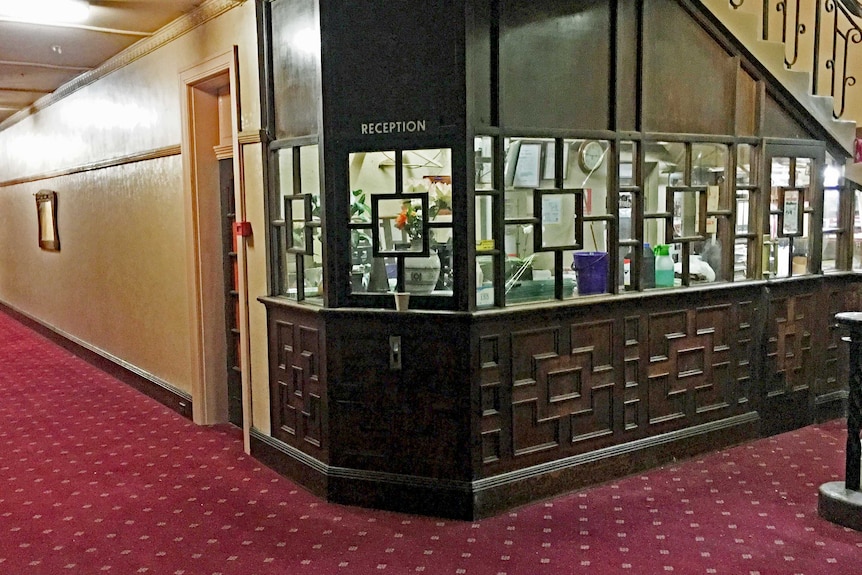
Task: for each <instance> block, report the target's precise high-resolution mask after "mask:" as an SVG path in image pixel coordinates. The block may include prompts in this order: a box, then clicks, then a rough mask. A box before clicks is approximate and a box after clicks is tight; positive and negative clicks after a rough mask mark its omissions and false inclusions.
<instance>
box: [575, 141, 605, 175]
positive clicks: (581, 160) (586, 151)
mask: <svg viewBox="0 0 862 575" xmlns="http://www.w3.org/2000/svg"><path fill="white" fill-rule="evenodd" d="M604 155H605V149H604V147H602V145H601V144H600V143H599V142H597V141H595V140H585V141H584V143H582V144H581V147H580V148H578V164H579V165H580V166H581V169H582V170H583V171H585V172H592V171H593V170H595V169H596V168H598V167H599V166H600V165H601V163H602V159H603V158H604Z"/></svg>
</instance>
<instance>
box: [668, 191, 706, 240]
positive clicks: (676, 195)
mask: <svg viewBox="0 0 862 575" xmlns="http://www.w3.org/2000/svg"><path fill="white" fill-rule="evenodd" d="M672 194H673V230H674V236H675V237H680V238H690V237H692V236H697V235H701V234H703V232H704V229H703V226H702V225H701V221H702V219H705V217H706V214H705V213H703V210H702V206H701V199H700V198H701V194H702V192H695V191H689V190H685V191H681V190H674V191H673V192H672Z"/></svg>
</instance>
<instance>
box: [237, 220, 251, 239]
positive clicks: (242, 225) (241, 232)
mask: <svg viewBox="0 0 862 575" xmlns="http://www.w3.org/2000/svg"><path fill="white" fill-rule="evenodd" d="M233 232H234V233H235V234H236V235H237V237H241V238H247V237H249V236H251V222H234V223H233Z"/></svg>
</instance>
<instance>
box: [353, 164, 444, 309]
mask: <svg viewBox="0 0 862 575" xmlns="http://www.w3.org/2000/svg"><path fill="white" fill-rule="evenodd" d="M348 173H349V180H350V187H349V189H350V195H349V197H348V198H347V201H348V202H349V204H350V209H349V213H350V221H349V223H348V228H349V229H350V250H351V254H352V256H351V262H350V266H351V269H350V277H351V281H350V291H351V293H352V294H377V293H384V292H389V291H400V292H408V293H411V294H415V295H431V296H451V295H452V282H453V278H454V273H455V270H454V269H453V266H452V261H453V258H452V209H453V204H452V150H451V149H449V148H437V149H410V150H404V149H402V150H398V149H392V150H378V151H368V152H353V153H351V154H350V155H349V159H348Z"/></svg>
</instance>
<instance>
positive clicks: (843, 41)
mask: <svg viewBox="0 0 862 575" xmlns="http://www.w3.org/2000/svg"><path fill="white" fill-rule="evenodd" d="M728 2H729V4H730V6H731V8H733V9H734V10H737V9H739V8H741V7H742V6H743V5H744V4H745V0H728ZM813 4H814V5H813V11H812V2H811V1H810V0H809V1H805V0H762V9H761V29H762V38H763V40H769V39H770V31H772V30H774V29H775V28H776V27H777V28H778V29H780V33H781V42H782V43H783V44H784V46H785V58H784V65H785V67H787V68H788V69H790V70H800V71H807V72H810V73H811V92H812V94H814V95H818V94H823V95H829V96H832V98H833V100H834V102H835V103H834V107H833V110H832V115H833V116H834V117H835V118H841V117H842V116H844V113H845V111H846V110H845V105H846V102H847V91H848V88H850V87H852V86H854V85H855V84H856V76H854V75H853V71H852V70H851V69H850V68H849V63H850V62H854V61H857V62H859V65H860V66H862V59H860V58H859V55H860V54H862V51H860V50H862V48H859V45H860V44H862V23H860V22H862V4H860V2H858V1H857V0H816V1H815V2H814V3H813ZM776 17H778V18H779V21H778V22H776V21H775V20H774V19H775V18H776ZM807 23H809V24H811V25H812V28H813V32H809V26H808V24H807ZM809 33H811V34H813V37H812V39H811V40H810V41H809V42H807V43H806V42H804V39H805V38H806V35H808V34H809ZM805 46H810V48H809V49H810V50H811V58H810V59H806V58H800V55H801V52H800V50H803V49H805ZM854 47H857V49H856V50H854ZM803 55H804V54H803ZM808 67H810V69H808ZM821 73H825V74H826V76H825V77H822V76H821ZM827 88H828V94H826V89H827Z"/></svg>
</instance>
